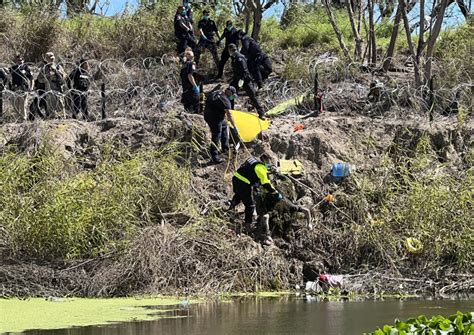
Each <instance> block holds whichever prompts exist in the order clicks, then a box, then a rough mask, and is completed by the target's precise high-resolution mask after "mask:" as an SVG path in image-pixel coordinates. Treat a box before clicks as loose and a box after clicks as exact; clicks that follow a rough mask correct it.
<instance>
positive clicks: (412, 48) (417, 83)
mask: <svg viewBox="0 0 474 335" xmlns="http://www.w3.org/2000/svg"><path fill="white" fill-rule="evenodd" d="M400 6H401V7H400V9H401V11H402V17H403V25H404V27H405V34H406V35H407V43H408V49H409V50H410V54H411V58H412V60H413V71H414V72H415V86H416V87H419V86H420V67H419V66H420V64H419V63H417V62H416V52H415V46H414V45H413V40H412V39H411V31H410V21H409V20H408V14H407V6H406V4H405V0H400Z"/></svg>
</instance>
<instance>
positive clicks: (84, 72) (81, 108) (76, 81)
mask: <svg viewBox="0 0 474 335" xmlns="http://www.w3.org/2000/svg"><path fill="white" fill-rule="evenodd" d="M90 85H91V76H90V74H89V63H88V61H87V60H86V59H81V60H79V62H78V66H77V67H76V68H75V69H74V70H73V71H72V72H71V73H70V74H69V76H68V78H67V86H68V88H69V89H70V90H71V97H72V117H73V118H74V119H76V118H77V117H78V116H79V114H80V113H82V115H83V116H84V118H85V119H86V120H87V119H88V118H89V107H88V103H87V91H89V88H90Z"/></svg>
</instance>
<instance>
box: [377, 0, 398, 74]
mask: <svg viewBox="0 0 474 335" xmlns="http://www.w3.org/2000/svg"><path fill="white" fill-rule="evenodd" d="M401 1H403V0H401ZM401 1H400V3H399V4H398V8H397V14H396V15H395V24H394V26H393V30H392V36H391V37H390V44H389V45H388V50H387V56H386V57H385V60H384V62H383V65H382V69H383V70H384V71H387V70H388V68H389V67H390V64H391V63H392V57H393V54H394V53H395V44H396V42H397V37H398V29H399V26H400V21H401V18H402V8H401V7H402V5H401Z"/></svg>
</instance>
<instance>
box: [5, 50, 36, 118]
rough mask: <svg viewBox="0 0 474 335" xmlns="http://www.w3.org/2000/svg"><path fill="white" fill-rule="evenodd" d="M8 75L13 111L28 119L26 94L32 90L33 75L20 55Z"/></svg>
mask: <svg viewBox="0 0 474 335" xmlns="http://www.w3.org/2000/svg"><path fill="white" fill-rule="evenodd" d="M10 73H11V82H10V90H11V91H13V92H15V96H14V99H13V107H14V108H15V111H16V112H17V113H18V114H19V115H21V117H23V119H24V120H26V119H27V118H28V113H27V110H26V106H27V98H28V92H29V91H30V90H31V88H32V83H33V75H32V74H31V70H30V68H29V67H28V65H27V64H25V62H24V59H23V57H22V56H21V55H17V56H16V57H15V65H13V66H12V67H10Z"/></svg>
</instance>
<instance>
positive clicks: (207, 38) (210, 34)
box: [196, 10, 219, 68]
mask: <svg viewBox="0 0 474 335" xmlns="http://www.w3.org/2000/svg"><path fill="white" fill-rule="evenodd" d="M198 29H199V33H200V34H201V37H200V38H199V43H198V45H197V47H196V65H199V59H200V58H201V53H202V52H203V51H204V49H207V50H209V51H210V52H211V55H212V58H213V59H214V63H215V64H216V68H218V67H219V55H218V54H217V43H216V42H215V41H214V36H215V35H217V38H219V32H218V30H217V25H216V23H215V22H214V20H212V19H211V18H210V16H209V11H208V10H205V11H203V17H202V20H201V21H199V23H198Z"/></svg>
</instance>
